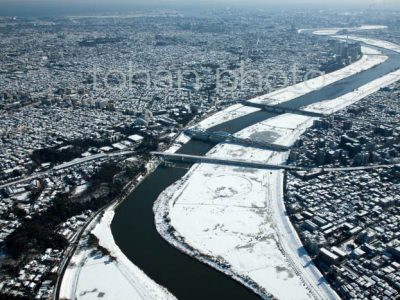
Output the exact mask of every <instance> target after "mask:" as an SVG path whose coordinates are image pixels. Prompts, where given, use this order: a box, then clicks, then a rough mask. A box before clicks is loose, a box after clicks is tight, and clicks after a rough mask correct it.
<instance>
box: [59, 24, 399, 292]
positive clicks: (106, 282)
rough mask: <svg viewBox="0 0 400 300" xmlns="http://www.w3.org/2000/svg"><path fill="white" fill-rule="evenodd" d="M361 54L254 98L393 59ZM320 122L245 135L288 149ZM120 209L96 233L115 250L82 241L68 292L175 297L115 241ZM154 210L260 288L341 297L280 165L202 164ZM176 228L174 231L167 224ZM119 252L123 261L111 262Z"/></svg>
mask: <svg viewBox="0 0 400 300" xmlns="http://www.w3.org/2000/svg"><path fill="white" fill-rule="evenodd" d="M335 33H336V32H335ZM375 44H376V43H375ZM380 45H383V44H382V43H380ZM363 52H364V56H363V58H362V60H360V61H358V62H355V63H354V64H352V65H350V66H348V67H346V68H344V69H342V70H338V71H336V72H333V73H331V74H328V75H329V76H328V75H326V76H328V78H325V79H322V78H315V79H312V80H311V81H310V82H308V84H307V85H306V84H304V83H303V84H299V85H295V86H292V87H288V88H286V89H282V90H279V91H276V92H274V93H271V94H269V95H265V96H261V97H256V98H254V99H253V100H252V101H254V102H262V103H265V102H268V103H270V104H277V103H281V102H285V101H288V100H291V99H294V98H296V97H298V96H301V95H304V94H306V93H308V92H310V91H311V90H315V89H318V88H320V87H321V84H322V85H327V84H330V83H332V82H335V81H337V80H340V79H342V78H346V77H348V76H351V75H353V74H356V73H358V72H361V71H362V70H365V69H367V68H371V67H373V66H375V65H377V64H379V63H382V62H383V61H385V60H386V59H387V57H386V56H384V55H381V53H378V52H376V50H374V49H372V48H369V47H363ZM398 75H399V74H397V73H396V74H390V75H387V77H386V76H385V78H384V77H382V78H381V79H377V80H376V81H374V82H373V83H371V86H364V87H362V88H360V89H359V91H358V92H359V94H352V93H349V94H347V95H345V96H343V97H341V98H342V99H339V98H338V99H334V100H330V101H336V102H327V101H326V102H325V103H324V102H322V103H323V104H321V105H320V106H312V107H311V106H310V107H308V109H313V110H317V111H324V112H331V111H335V109H339V108H340V107H344V106H347V105H349V104H351V103H352V101H354V99H358V100H359V99H361V97H364V96H366V95H368V94H370V93H372V92H373V91H374V90H376V88H377V87H379V86H380V85H385V84H386V83H388V82H390V81H393V80H398V79H397V76H398ZM378 80H381V81H378ZM310 88H311V90H310ZM356 92H357V91H355V92H354V93H356ZM269 101H271V102H269ZM355 101H356V100H355ZM255 111H258V109H257V108H253V107H245V106H243V105H240V104H237V105H234V106H231V107H229V108H227V109H225V110H223V111H220V112H218V113H216V114H214V115H213V116H211V117H209V118H207V119H206V120H204V121H202V122H200V123H199V124H198V126H199V127H201V128H203V129H206V128H210V127H212V126H215V125H218V124H221V123H223V122H226V121H229V120H233V119H236V118H238V117H241V116H244V115H247V114H250V113H252V112H255ZM312 121H313V119H312V118H310V117H306V116H299V115H293V114H283V115H280V116H277V117H275V118H272V119H269V120H267V121H264V122H261V123H259V124H255V125H253V126H251V127H249V128H246V129H244V130H242V131H241V132H239V133H237V136H239V137H251V138H261V139H268V140H269V141H273V142H274V143H277V144H282V145H287V146H289V145H291V144H292V143H293V142H294V141H295V140H296V139H297V138H298V137H299V136H300V135H301V134H302V132H303V131H304V130H305V129H306V128H307V127H308V126H310V124H312ZM187 141H188V137H186V136H184V135H183V134H182V135H181V136H180V137H179V139H178V140H177V141H176V144H175V145H174V146H173V147H171V149H170V150H169V151H171V152H174V151H176V150H177V149H179V147H180V145H181V144H183V143H185V142H187ZM208 155H213V156H222V157H227V158H229V157H232V158H235V157H236V158H238V157H240V158H242V159H249V160H254V161H264V162H270V163H275V164H278V163H283V162H284V161H285V160H286V158H287V155H288V153H287V152H274V151H268V150H260V149H255V148H250V147H241V146H237V145H228V144H220V145H218V146H216V147H215V148H214V149H212V150H211V151H210V152H209V153H208ZM113 211H114V208H113V207H112V208H110V209H108V210H107V211H106V212H105V214H104V216H103V217H102V218H101V220H97V221H98V224H97V225H96V223H94V226H95V227H89V229H88V232H89V231H92V232H93V234H95V235H96V236H97V238H98V239H99V244H100V246H101V247H104V248H105V249H107V250H108V251H109V253H110V254H109V255H105V254H101V252H99V248H98V247H97V248H96V247H94V248H93V247H87V240H85V239H83V240H82V241H80V245H81V246H82V247H80V249H79V250H78V251H76V253H75V255H74V256H73V258H72V260H71V263H70V266H69V268H68V269H67V271H66V273H65V275H64V278H63V282H62V287H61V295H60V298H67V299H74V298H76V297H77V298H80V299H81V298H82V299H86V298H87V299H92V298H93V299H95V298H98V297H99V296H104V297H108V298H111V299H173V298H174V297H173V296H172V295H171V294H170V293H169V292H168V291H167V290H166V289H165V288H163V287H161V286H159V285H158V284H157V283H155V282H154V281H152V280H151V279H150V278H149V277H148V276H146V275H145V274H144V273H143V272H142V271H141V270H140V269H139V268H137V267H136V266H135V265H134V264H133V263H132V262H130V261H129V260H128V259H127V258H126V256H125V255H124V254H123V253H122V252H121V251H120V249H119V248H118V246H117V245H116V244H115V242H114V239H113V237H112V233H111V229H110V223H111V220H112V218H113V215H114V213H113ZM154 211H155V215H156V224H157V229H158V230H159V232H160V234H161V235H162V236H163V237H164V238H166V239H167V240H168V241H169V242H170V243H171V244H172V245H174V246H175V247H177V248H179V249H180V250H182V251H183V252H185V253H187V254H189V255H192V256H195V257H197V258H198V259H200V260H202V261H203V262H205V263H208V264H209V265H211V266H213V267H215V268H217V269H219V270H221V271H223V272H225V273H226V274H228V275H229V276H232V277H233V278H235V279H237V280H238V281H240V282H241V283H243V284H245V285H246V286H248V287H249V288H251V289H253V290H254V291H256V292H259V293H260V294H263V295H267V296H268V295H274V296H276V297H278V298H280V299H294V298H295V299H310V298H315V299H322V298H329V299H335V298H336V297H337V296H336V294H335V293H334V292H333V291H332V290H331V289H330V287H329V286H328V285H327V284H326V282H325V280H324V279H323V277H322V276H321V274H320V273H319V271H318V270H317V269H316V267H315V266H314V265H313V263H312V262H311V261H310V259H309V257H308V256H307V255H306V253H305V252H304V249H303V246H302V244H301V242H300V240H299V238H298V237H297V234H296V232H295V231H294V229H293V227H292V226H291V224H290V221H289V219H288V218H287V216H286V214H285V207H284V203H283V179H282V173H281V172H280V171H268V170H255V169H246V168H238V167H230V166H217V165H207V164H196V165H195V166H193V167H192V169H191V170H190V171H189V173H188V174H187V175H186V176H185V177H184V178H182V179H181V180H179V181H178V182H177V183H175V184H174V185H172V186H171V187H169V188H168V189H167V190H166V191H164V193H162V194H161V195H160V197H159V199H158V201H157V202H156V204H155V206H154ZM171 226H172V227H171ZM171 228H173V229H174V231H170V230H168V229H171ZM96 249H97V250H96ZM112 257H114V258H116V259H110V258H112Z"/></svg>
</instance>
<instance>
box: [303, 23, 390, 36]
mask: <svg viewBox="0 0 400 300" xmlns="http://www.w3.org/2000/svg"><path fill="white" fill-rule="evenodd" d="M385 28H387V26H385V25H362V26H360V27H355V28H344V27H342V28H325V29H319V30H315V31H313V34H316V35H333V34H336V33H338V32H339V31H341V30H348V31H349V32H354V31H362V30H379V29H385ZM304 30H306V29H300V30H299V31H298V32H299V33H302V32H303V31H304Z"/></svg>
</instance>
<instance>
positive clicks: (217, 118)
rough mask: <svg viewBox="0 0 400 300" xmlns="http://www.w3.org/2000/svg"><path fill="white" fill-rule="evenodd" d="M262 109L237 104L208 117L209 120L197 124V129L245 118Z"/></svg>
mask: <svg viewBox="0 0 400 300" xmlns="http://www.w3.org/2000/svg"><path fill="white" fill-rule="evenodd" d="M259 110H260V109H258V108H255V107H249V106H243V105H241V104H235V105H232V106H229V107H228V108H225V109H224V110H221V111H219V112H217V113H215V114H213V115H212V116H210V117H208V118H207V119H205V120H203V121H201V122H200V123H198V124H196V128H199V129H207V128H210V127H213V126H216V125H219V124H222V123H225V122H228V121H230V120H233V119H236V118H239V117H242V116H245V115H247V114H250V113H253V112H256V111H259Z"/></svg>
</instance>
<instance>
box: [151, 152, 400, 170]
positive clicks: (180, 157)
mask: <svg viewBox="0 0 400 300" xmlns="http://www.w3.org/2000/svg"><path fill="white" fill-rule="evenodd" d="M151 154H153V155H154V156H157V157H160V158H161V159H164V160H166V161H172V162H183V163H211V164H220V165H231V166H240V167H246V168H255V169H271V170H280V169H284V170H289V171H312V172H346V171H347V172H350V171H362V170H371V169H382V168H392V167H394V166H399V165H400V164H386V165H368V166H359V167H332V168H331V167H327V168H325V167H301V166H291V165H274V164H267V163H261V162H252V161H246V160H239V159H226V158H217V157H209V156H200V155H190V154H178V153H166V152H156V151H155V152H151Z"/></svg>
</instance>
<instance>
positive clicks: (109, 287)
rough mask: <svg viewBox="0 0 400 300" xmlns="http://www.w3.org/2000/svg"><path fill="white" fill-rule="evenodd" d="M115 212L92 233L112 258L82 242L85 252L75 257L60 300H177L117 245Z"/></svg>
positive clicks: (104, 216) (100, 222)
mask: <svg viewBox="0 0 400 300" xmlns="http://www.w3.org/2000/svg"><path fill="white" fill-rule="evenodd" d="M113 209H114V208H111V209H108V210H106V211H105V213H104V215H103V217H102V218H101V220H100V221H99V223H98V224H97V225H96V226H95V227H94V229H93V230H92V233H93V234H94V235H95V236H96V237H97V238H98V239H99V244H100V245H101V246H102V247H104V248H106V249H107V250H108V251H109V252H110V255H104V254H102V253H101V251H99V249H96V247H89V246H88V245H87V239H82V240H81V242H80V246H81V249H80V250H79V251H76V253H75V254H74V256H73V257H72V259H71V262H70V264H69V266H68V268H67V270H66V273H65V275H64V277H63V281H62V285H61V291H60V299H143V300H147V299H160V300H161V299H175V297H174V296H172V295H171V294H170V293H169V292H168V291H167V290H166V289H165V288H163V287H161V286H160V285H158V284H156V283H155V282H154V281H152V280H151V279H150V278H149V277H147V276H146V275H145V274H144V273H143V272H142V271H141V270H140V269H139V268H138V267H136V266H135V265H134V264H133V263H132V262H131V261H130V260H129V259H128V258H127V257H126V256H125V255H124V254H123V253H122V252H121V250H120V249H119V248H118V247H117V246H116V245H115V242H114V238H113V236H112V233H111V229H110V224H111V221H112V218H113V216H114V211H113ZM91 228H92V227H91ZM90 230H91V229H89V230H88V231H90ZM112 257H113V258H112ZM114 258H115V259H114Z"/></svg>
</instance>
